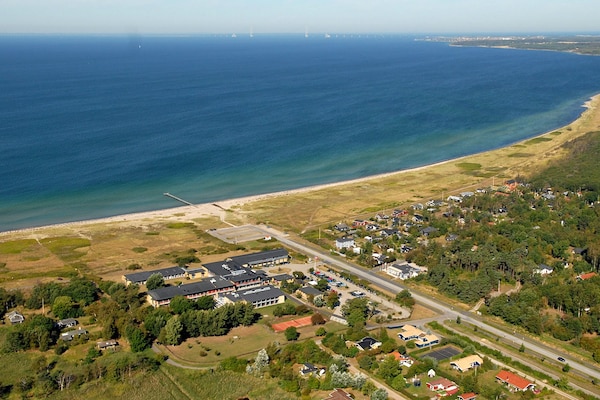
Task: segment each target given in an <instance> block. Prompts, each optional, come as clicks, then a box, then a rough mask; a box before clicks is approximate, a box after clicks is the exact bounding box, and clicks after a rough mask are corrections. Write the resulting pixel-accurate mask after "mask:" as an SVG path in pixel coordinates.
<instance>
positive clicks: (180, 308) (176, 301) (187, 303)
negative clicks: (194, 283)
mask: <svg viewBox="0 0 600 400" xmlns="http://www.w3.org/2000/svg"><path fill="white" fill-rule="evenodd" d="M169 307H170V308H171V310H172V311H173V312H174V313H175V314H183V313H184V312H186V311H187V310H193V309H194V302H193V301H192V300H190V299H188V298H187V297H184V296H175V297H173V298H172V299H171V302H170V303H169Z"/></svg>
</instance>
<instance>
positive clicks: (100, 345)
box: [96, 339, 119, 350]
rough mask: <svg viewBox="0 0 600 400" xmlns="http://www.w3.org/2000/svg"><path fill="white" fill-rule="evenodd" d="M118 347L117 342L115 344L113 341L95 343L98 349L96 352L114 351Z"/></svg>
mask: <svg viewBox="0 0 600 400" xmlns="http://www.w3.org/2000/svg"><path fill="white" fill-rule="evenodd" d="M118 345H119V342H117V341H116V340H115V339H110V340H102V341H99V342H96V347H97V348H98V350H107V349H115V348H116V347H117V346H118Z"/></svg>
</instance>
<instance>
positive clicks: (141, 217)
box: [0, 94, 600, 241]
mask: <svg viewBox="0 0 600 400" xmlns="http://www.w3.org/2000/svg"><path fill="white" fill-rule="evenodd" d="M599 105H600V94H599V95H596V96H594V97H592V98H591V99H590V100H589V101H587V102H586V103H585V104H584V105H583V106H584V107H585V108H586V110H584V112H583V113H582V114H581V115H580V117H579V118H578V119H576V120H575V121H573V122H572V123H570V124H568V125H567V126H564V127H562V128H557V129H555V130H553V131H550V132H546V133H543V134H540V135H539V136H537V137H538V138H539V137H545V136H548V135H552V133H553V132H557V131H560V132H561V134H560V135H553V136H552V140H551V141H541V142H539V143H536V144H527V143H528V142H531V141H532V139H533V138H530V139H527V140H524V141H522V142H519V143H515V144H512V145H509V146H506V147H503V148H501V149H496V150H490V151H486V152H482V153H478V154H473V155H469V156H464V157H460V158H457V159H451V160H446V161H442V162H438V163H434V164H430V165H425V166H421V167H416V168H411V169H406V170H402V171H396V172H390V173H385V174H379V175H375V176H369V177H364V178H360V179H354V180H349V181H343V182H337V183H330V184H323V185H316V186H311V187H305V188H300V189H294V190H287V191H281V192H275V193H268V194H261V195H255V196H247V197H240V198H234V199H228V200H222V201H217V202H214V203H204V204H195V205H192V206H188V205H186V206H181V207H174V208H169V209H163V210H155V211H147V212H139V213H131V214H124V215H117V216H112V217H106V218H99V219H91V220H84V221H76V222H67V223H61V224H54V225H47V226H40V227H33V228H24V229H19V230H13V231H5V232H0V241H5V240H9V239H10V238H12V237H15V236H17V237H25V236H27V235H30V234H40V233H42V232H43V231H47V230H50V229H57V228H68V229H72V230H73V231H77V230H78V229H79V228H83V227H86V226H90V225H97V224H104V225H115V226H116V225H118V226H143V225H146V224H151V223H156V222H171V221H172V222H175V221H177V222H191V221H193V220H195V219H198V218H205V217H213V218H215V217H216V218H220V219H221V221H225V219H226V215H227V214H228V212H231V210H246V211H247V212H249V213H250V214H251V210H252V208H253V205H255V204H257V203H263V202H265V201H269V200H279V202H281V200H283V202H284V203H285V199H286V198H291V197H294V198H295V199H296V198H298V197H302V196H304V195H306V194H309V193H316V192H325V191H327V190H328V189H336V190H342V189H344V188H348V187H353V186H356V185H364V184H368V185H377V184H379V183H381V182H383V181H386V180H387V181H389V180H390V179H392V180H394V181H400V180H402V178H403V177H406V176H408V175H414V173H417V172H418V173H419V174H420V175H427V174H431V173H434V174H436V175H439V174H443V173H444V172H440V168H441V167H444V166H449V165H455V164H457V163H460V162H480V161H479V160H480V159H481V158H482V157H485V158H487V159H490V158H491V159H494V158H495V159H496V162H498V161H499V160H502V163H503V164H508V161H507V160H506V154H505V153H506V151H507V150H510V149H514V148H518V147H527V148H528V152H531V153H533V154H534V155H535V156H536V158H537V161H538V162H536V164H537V165H541V164H540V162H539V161H541V160H547V159H550V158H552V157H554V156H557V153H558V152H559V149H560V146H562V144H564V143H565V142H567V141H569V140H572V139H573V138H575V137H578V136H581V135H583V134H585V133H586V132H589V131H591V130H597V129H599V127H600V110H599V108H600V107H599ZM518 161H519V160H518ZM514 164H515V165H511V166H509V167H508V168H507V167H504V166H503V167H502V168H503V172H502V174H498V177H499V178H501V177H502V176H510V174H511V173H512V174H513V175H517V174H521V173H524V172H525V171H527V168H529V167H530V166H531V164H532V160H531V159H527V161H526V162H524V161H523V160H520V161H519V162H518V163H514ZM446 173H449V174H453V173H454V172H452V171H451V170H449V171H447V172H446ZM438 179H443V178H442V177H438ZM488 180H489V179H488ZM463 187H464V186H463ZM461 188H462V187H454V188H448V192H447V193H450V192H451V191H452V189H454V190H459V189H461Z"/></svg>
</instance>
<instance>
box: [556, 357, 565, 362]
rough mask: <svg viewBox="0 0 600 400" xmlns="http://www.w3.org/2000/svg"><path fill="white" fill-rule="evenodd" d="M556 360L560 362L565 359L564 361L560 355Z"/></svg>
mask: <svg viewBox="0 0 600 400" xmlns="http://www.w3.org/2000/svg"><path fill="white" fill-rule="evenodd" d="M557 360H558V361H560V362H565V361H566V360H565V359H564V358H562V357H558V358H557Z"/></svg>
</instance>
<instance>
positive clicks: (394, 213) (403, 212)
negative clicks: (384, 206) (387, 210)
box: [392, 210, 408, 218]
mask: <svg viewBox="0 0 600 400" xmlns="http://www.w3.org/2000/svg"><path fill="white" fill-rule="evenodd" d="M405 215H408V211H406V210H394V211H392V217H394V218H398V217H403V216H405Z"/></svg>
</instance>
